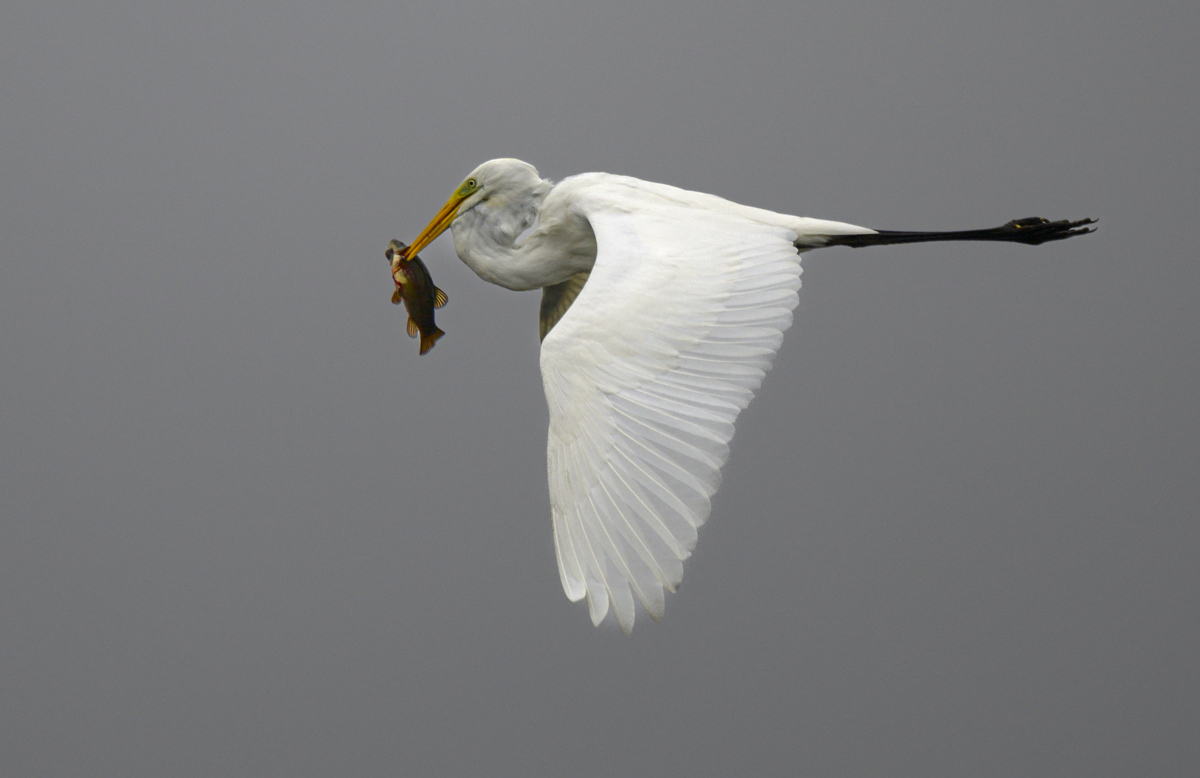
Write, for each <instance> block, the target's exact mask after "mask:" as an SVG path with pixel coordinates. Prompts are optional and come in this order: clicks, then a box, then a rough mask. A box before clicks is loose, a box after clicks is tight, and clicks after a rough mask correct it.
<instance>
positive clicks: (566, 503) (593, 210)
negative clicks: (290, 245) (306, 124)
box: [393, 159, 1094, 633]
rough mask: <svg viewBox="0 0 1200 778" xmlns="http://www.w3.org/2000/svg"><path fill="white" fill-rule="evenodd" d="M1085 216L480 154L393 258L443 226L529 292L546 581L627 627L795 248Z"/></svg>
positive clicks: (1048, 226)
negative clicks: (922, 224) (727, 190)
mask: <svg viewBox="0 0 1200 778" xmlns="http://www.w3.org/2000/svg"><path fill="white" fill-rule="evenodd" d="M1092 223H1093V220H1092V219H1084V220H1081V221H1047V220H1045V219H1041V218H1029V219H1018V220H1014V221H1010V222H1008V223H1007V224H1005V225H1003V226H1001V227H996V228H992V229H984V230H969V231H960V232H887V231H876V230H870V229H867V228H865V227H857V226H855V225H852V224H846V223H843V222H836V221H826V220H823V219H813V218H805V217H799V216H787V215H784V214H780V213H773V212H771V211H766V210H762V209H759V208H752V207H749V206H745V205H738V204H737V203H733V202H730V201H728V200H724V199H722V198H720V197H717V196H714V195H710V194H702V193H699V192H691V191H686V190H683V189H678V188H676V187H673V186H667V185H664V184H655V183H650V182H647V181H641V180H638V179H636V178H629V177H626V176H618V175H610V174H607V173H585V174H582V175H577V176H572V177H570V178H565V179H563V180H562V181H560V182H558V183H557V184H556V183H554V182H552V181H549V180H546V179H543V178H542V177H541V176H540V175H538V172H537V170H536V169H535V168H534V167H533V166H532V165H530V164H528V163H526V162H522V161H520V160H516V159H493V160H491V161H489V162H485V163H483V164H482V165H480V166H479V167H477V168H476V169H475V170H474V171H473V172H472V173H471V174H470V175H469V176H468V177H467V178H466V180H464V181H463V182H462V184H461V185H460V186H459V187H458V188H457V189H456V190H455V191H454V194H453V195H452V196H451V197H450V199H449V200H448V201H447V202H446V204H445V205H444V206H442V208H441V210H439V211H438V212H437V215H436V216H435V217H434V218H433V220H432V221H431V222H430V223H429V225H428V226H427V227H426V228H425V229H424V230H423V231H422V232H421V233H420V235H418V236H417V238H416V240H415V241H414V242H413V244H412V246H411V247H410V248H409V249H408V250H407V252H404V256H416V254H417V253H418V252H420V251H421V250H422V249H424V248H425V246H427V245H428V244H429V243H430V241H432V240H433V239H434V238H436V237H437V236H438V235H440V234H441V233H443V232H444V231H445V230H446V229H447V228H450V229H451V231H452V233H453V236H454V250H455V252H456V253H457V254H458V256H459V258H460V259H461V260H462V261H463V262H465V263H466V264H467V266H468V267H470V268H471V270H473V271H475V273H476V275H478V276H479V277H480V278H482V279H483V280H485V281H488V282H490V283H493V284H497V285H499V286H503V287H506V288H508V289H514V290H532V289H541V290H542V301H541V308H540V329H541V337H542V346H541V358H540V361H541V370H542V383H543V386H544V388H545V393H546V402H547V404H548V405H549V410H550V429H549V437H548V442H547V447H546V448H547V460H548V467H547V470H548V481H549V487H550V509H551V514H552V521H553V529H554V548H555V554H556V557H557V560H558V572H559V576H560V577H561V579H562V586H563V590H564V591H565V592H566V594H567V597H568V598H569V599H570V600H571V601H573V602H574V601H578V600H581V599H585V598H586V600H587V605H588V610H589V612H590V615H591V619H592V622H593V623H594V624H596V625H599V624H600V623H601V622H602V621H603V620H604V618H605V616H606V615H607V614H608V612H609V610H610V609H611V610H612V612H613V613H614V615H615V617H616V621H617V623H618V625H620V627H621V629H622V630H623V631H624V632H626V633H628V632H629V631H630V630H631V629H632V628H633V623H634V613H635V598H636V599H637V601H640V602H641V604H642V606H643V607H644V608H645V609H646V611H647V612H648V613H649V614H650V616H651V617H652V618H654V619H655V620H658V619H660V618H661V617H662V615H663V608H664V599H665V595H664V590H666V591H672V592H673V591H675V589H676V587H678V585H679V583H680V580H681V579H682V577H683V562H684V560H685V559H687V558H688V556H689V555H690V554H691V552H692V549H693V548H694V547H695V544H696V530H697V528H698V527H699V526H700V525H701V524H703V523H704V521H705V520H706V519H707V518H708V515H709V510H710V505H709V500H710V498H711V497H712V496H713V494H714V493H715V492H716V491H717V487H718V485H719V483H720V477H721V476H720V470H721V467H722V465H724V463H725V460H726V458H727V456H728V453H729V441H730V439H731V438H732V437H733V426H734V422H735V421H736V419H737V416H738V413H740V412H741V411H742V409H744V408H745V407H746V405H747V404H748V403H749V402H750V399H751V397H752V396H753V395H754V392H755V391H756V390H757V389H758V387H759V385H760V384H761V383H762V380H763V377H764V375H765V374H766V372H767V370H768V369H769V368H770V366H771V362H772V360H773V359H774V357H775V353H776V351H778V349H779V345H780V342H781V341H782V340H783V333H784V331H785V330H786V329H787V328H788V327H789V326H790V325H791V323H792V310H793V309H794V308H795V307H796V305H797V303H798V297H797V291H798V290H799V288H800V272H801V271H800V258H799V255H800V254H801V253H803V252H805V251H809V250H810V249H815V248H824V247H828V246H852V247H863V246H876V245H882V244H891V243H914V242H921V241H941V240H986V241H1009V242H1016V243H1027V244H1034V245H1035V244H1039V243H1044V242H1046V241H1053V240H1061V239H1064V238H1069V237H1073V236H1076V235H1083V234H1086V233H1089V232H1093V231H1094V229H1089V228H1088V227H1086V226H1085V225H1088V224H1092ZM400 256H401V255H400V254H399V253H398V254H397V255H396V258H395V259H394V260H393V265H394V263H395V261H397V260H398V259H399V258H400Z"/></svg>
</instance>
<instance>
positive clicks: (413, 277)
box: [386, 240, 446, 354]
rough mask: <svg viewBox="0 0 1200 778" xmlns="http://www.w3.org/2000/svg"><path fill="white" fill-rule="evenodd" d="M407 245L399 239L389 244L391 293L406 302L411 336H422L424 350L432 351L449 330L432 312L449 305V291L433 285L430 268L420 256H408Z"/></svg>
mask: <svg viewBox="0 0 1200 778" xmlns="http://www.w3.org/2000/svg"><path fill="white" fill-rule="evenodd" d="M407 250H408V245H407V244H405V243H401V242H400V241H398V240H393V241H392V242H391V243H389V244H388V250H387V252H386V256H387V258H388V262H390V263H391V266H392V280H393V281H395V282H396V291H395V292H392V303H393V304H394V305H399V304H400V303H401V302H403V303H404V307H405V309H406V310H407V311H408V336H409V337H410V338H415V337H417V334H418V333H420V335H421V353H422V354H427V353H429V349H431V348H433V344H434V343H437V341H438V338H440V337H442V336H443V335H445V334H446V333H444V332H442V331H441V330H440V329H438V326H437V324H436V323H435V322H434V321H433V311H434V309H435V308H441V307H442V306H444V305H445V304H446V293H445V292H443V291H442V290H441V289H438V288H437V287H436V286H434V285H433V278H431V277H430V275H429V269H428V268H426V267H425V263H424V262H422V261H421V258H420V257H415V256H414V257H406V256H404V252H405V251H407Z"/></svg>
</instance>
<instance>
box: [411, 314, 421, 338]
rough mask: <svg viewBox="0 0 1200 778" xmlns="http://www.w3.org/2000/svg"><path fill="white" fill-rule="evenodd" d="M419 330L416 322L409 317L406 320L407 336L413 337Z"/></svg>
mask: <svg viewBox="0 0 1200 778" xmlns="http://www.w3.org/2000/svg"><path fill="white" fill-rule="evenodd" d="M420 331H421V330H420V328H418V327H417V323H416V322H415V321H413V320H412V319H411V318H410V319H409V320H408V337H410V338H415V337H417V333H418V332H420Z"/></svg>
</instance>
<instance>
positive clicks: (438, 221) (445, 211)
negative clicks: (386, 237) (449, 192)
mask: <svg viewBox="0 0 1200 778" xmlns="http://www.w3.org/2000/svg"><path fill="white" fill-rule="evenodd" d="M465 199H467V198H466V197H464V196H462V195H460V194H458V193H457V192H455V193H454V196H453V197H451V198H450V199H449V200H448V201H447V202H446V204H445V205H443V206H442V209H441V210H440V211H438V212H437V216H434V217H433V221H431V222H429V226H427V227H426V228H425V229H423V230H421V234H420V235H418V236H417V239H416V240H414V241H413V244H412V245H411V246H409V247H408V250H407V251H405V252H404V258H405V259H408V258H409V257H415V256H416V255H417V254H419V253H420V252H421V250H422V249H424V248H425V247H426V246H428V245H429V244H430V243H433V239H434V238H436V237H437V236H438V235H441V234H442V233H443V232H445V231H446V228H448V227H449V226H450V224H451V223H452V222H453V221H454V217H456V216H458V206H460V205H462V201H463V200H465Z"/></svg>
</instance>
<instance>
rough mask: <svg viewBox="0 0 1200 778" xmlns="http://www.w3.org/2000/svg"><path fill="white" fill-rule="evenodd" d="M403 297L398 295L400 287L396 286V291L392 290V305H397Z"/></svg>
mask: <svg viewBox="0 0 1200 778" xmlns="http://www.w3.org/2000/svg"><path fill="white" fill-rule="evenodd" d="M403 299H404V298H403V297H402V296H401V295H400V288H399V287H396V291H394V292H392V305H399V304H400V301H401V300H403Z"/></svg>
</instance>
